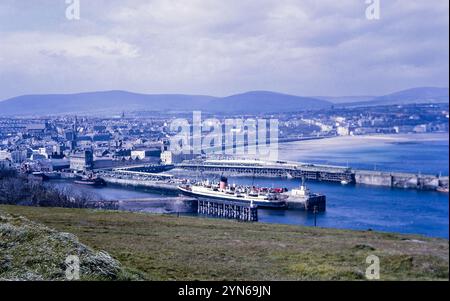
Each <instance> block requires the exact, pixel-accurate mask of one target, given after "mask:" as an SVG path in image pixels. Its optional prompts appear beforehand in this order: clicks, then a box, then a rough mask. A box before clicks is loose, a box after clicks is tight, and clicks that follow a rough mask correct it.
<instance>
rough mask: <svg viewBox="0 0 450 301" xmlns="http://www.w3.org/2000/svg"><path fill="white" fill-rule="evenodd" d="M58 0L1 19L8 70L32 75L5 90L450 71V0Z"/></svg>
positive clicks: (308, 85) (212, 89)
mask: <svg viewBox="0 0 450 301" xmlns="http://www.w3.org/2000/svg"><path fill="white" fill-rule="evenodd" d="M16 3H21V1H7V4H8V5H4V6H0V14H1V12H2V11H4V10H5V7H6V9H7V10H8V9H9V10H11V9H15V10H17V9H18V7H17V6H18V5H19V4H16ZM50 3H51V2H48V3H47V6H46V7H42V6H37V5H34V4H27V5H28V7H29V8H32V9H30V10H28V11H27V13H26V14H25V13H23V14H24V16H26V17H23V18H19V19H18V20H15V22H8V21H11V20H3V19H0V43H1V47H0V79H1V80H3V82H14V79H13V78H16V80H15V82H20V83H21V84H22V86H21V87H19V86H17V85H15V86H14V88H9V87H8V86H6V85H5V87H3V85H2V91H0V98H3V97H5V96H13V95H15V94H23V93H34V92H35V91H43V92H53V91H54V92H75V91H86V90H101V89H126V90H134V91H138V92H149V93H151V92H177V93H201V94H213V95H227V94H231V93H235V92H240V91H245V90H254V89H266V90H277V91H281V92H287V93H294V94H299V95H315V94H329V95H345V94H383V93H386V92H391V91H394V90H398V89H403V88H408V87H411V86H421V85H437V86H442V85H447V84H446V83H447V82H448V65H449V61H448V50H449V45H448V23H449V20H448V13H447V12H448V5H449V4H448V1H446V0H436V1H433V4H431V3H430V2H429V1H424V0H411V1H401V0H390V1H382V6H381V8H382V11H381V20H379V21H369V20H366V19H365V8H366V5H365V2H364V1H359V0H346V1H335V0H324V1H320V2H318V1H314V0H303V1H295V0H280V1H270V0H258V1H256V0H240V1H237V0H236V1H234V0H230V1H219V0H209V1H203V0H183V1H176V0H151V1H143V0H142V1H140V0H129V1H126V2H124V1H118V0H109V1H106V0H98V1H89V2H88V1H82V6H81V9H82V19H81V21H79V22H69V21H67V20H65V19H64V11H63V9H64V5H62V6H61V5H60V6H54V5H53V6H52V4H50ZM2 7H3V9H2ZM22 7H23V4H22ZM44 11H45V12H44ZM54 15H55V16H54ZM43 16H46V17H45V18H44V17H43ZM49 16H54V17H53V18H51V17H49ZM58 16H59V17H58ZM7 22H8V24H6V23H7ZM18 77H21V78H20V80H19V79H18ZM49 79H51V82H50V81H49ZM27 83H28V84H27ZM2 94H3V97H2Z"/></svg>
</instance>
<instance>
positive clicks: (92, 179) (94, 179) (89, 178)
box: [74, 176, 106, 187]
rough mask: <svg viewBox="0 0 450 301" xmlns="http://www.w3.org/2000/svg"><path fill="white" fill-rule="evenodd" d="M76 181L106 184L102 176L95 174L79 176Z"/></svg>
mask: <svg viewBox="0 0 450 301" xmlns="http://www.w3.org/2000/svg"><path fill="white" fill-rule="evenodd" d="M74 183H75V184H81V185H89V186H96V187H101V186H106V182H105V180H103V179H102V178H99V177H95V176H87V177H86V176H83V177H79V178H78V179H76V180H75V181H74Z"/></svg>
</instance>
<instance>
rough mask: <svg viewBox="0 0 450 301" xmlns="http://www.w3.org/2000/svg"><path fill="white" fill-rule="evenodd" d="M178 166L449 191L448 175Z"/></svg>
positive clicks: (248, 164) (262, 164) (289, 166)
mask: <svg viewBox="0 0 450 301" xmlns="http://www.w3.org/2000/svg"><path fill="white" fill-rule="evenodd" d="M175 167H177V168H181V169H185V170H190V171H196V172H202V173H213V174H223V173H227V174H228V175H236V176H248V177H269V178H304V179H306V180H312V181H324V182H325V181H326V182H338V183H341V182H345V183H347V184H366V185H375V186H384V187H393V188H410V189H418V190H437V189H439V188H448V186H449V180H448V179H449V178H448V176H446V177H442V176H439V175H426V174H414V173H400V172H389V171H370V170H355V169H352V168H349V167H343V166H331V165H320V164H308V163H298V162H286V161H277V162H266V161H259V160H191V161H185V162H182V163H180V164H177V165H176V166H175Z"/></svg>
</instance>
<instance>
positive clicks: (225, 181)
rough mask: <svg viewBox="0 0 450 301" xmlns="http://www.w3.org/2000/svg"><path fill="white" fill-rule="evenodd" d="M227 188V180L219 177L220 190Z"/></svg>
mask: <svg viewBox="0 0 450 301" xmlns="http://www.w3.org/2000/svg"><path fill="white" fill-rule="evenodd" d="M227 186H228V179H227V178H226V177H221V178H220V185H219V187H220V189H225V188H227Z"/></svg>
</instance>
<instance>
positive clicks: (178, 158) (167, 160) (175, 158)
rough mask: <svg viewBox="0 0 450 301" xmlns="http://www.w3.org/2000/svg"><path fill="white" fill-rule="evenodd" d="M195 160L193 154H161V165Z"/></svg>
mask: <svg viewBox="0 0 450 301" xmlns="http://www.w3.org/2000/svg"><path fill="white" fill-rule="evenodd" d="M194 158H195V155H193V154H174V153H173V152H171V151H164V152H162V153H161V164H166V165H171V164H176V163H181V162H183V161H184V160H192V159H194Z"/></svg>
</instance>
